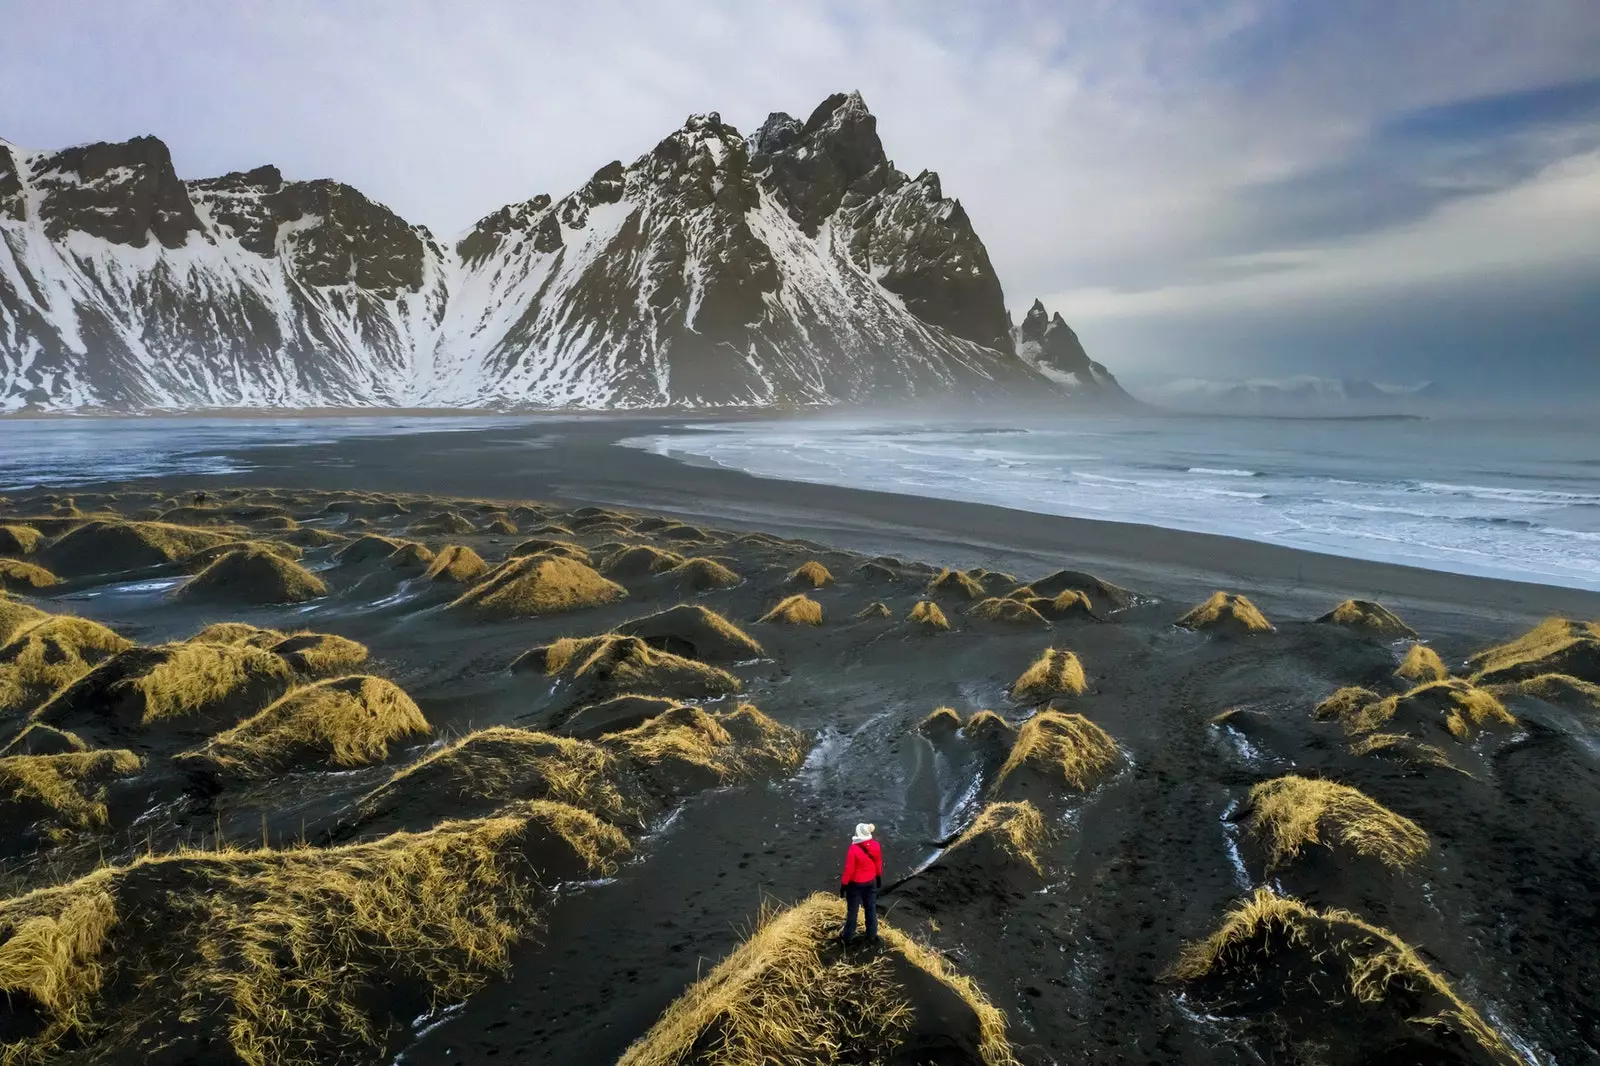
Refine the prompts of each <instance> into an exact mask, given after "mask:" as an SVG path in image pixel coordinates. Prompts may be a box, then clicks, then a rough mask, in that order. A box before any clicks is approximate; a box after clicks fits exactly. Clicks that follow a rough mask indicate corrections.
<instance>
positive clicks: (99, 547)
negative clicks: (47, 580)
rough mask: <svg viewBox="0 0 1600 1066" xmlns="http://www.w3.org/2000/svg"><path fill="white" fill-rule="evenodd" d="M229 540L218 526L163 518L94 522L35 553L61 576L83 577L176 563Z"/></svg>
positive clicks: (64, 535)
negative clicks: (183, 523)
mask: <svg viewBox="0 0 1600 1066" xmlns="http://www.w3.org/2000/svg"><path fill="white" fill-rule="evenodd" d="M233 539H234V538H233V537H232V536H230V535H229V534H227V533H226V532H222V531H219V530H214V529H197V528H195V527H193V526H177V525H172V524H170V523H166V522H124V521H93V522H85V523H84V524H83V525H81V526H78V527H76V528H74V529H71V530H68V531H67V532H66V533H63V534H62V535H61V536H60V537H58V538H57V539H56V540H54V541H52V542H51V543H50V544H49V545H48V546H46V547H44V548H42V549H40V550H39V551H38V553H37V554H38V555H39V557H40V558H41V559H42V560H43V562H44V563H45V565H47V566H49V567H50V569H51V570H53V571H54V572H55V573H57V574H59V575H61V576H62V577H68V578H73V577H87V576H89V575H91V574H114V573H119V572H121V571H124V570H138V569H142V568H144V567H148V566H160V565H162V564H164V563H172V562H177V561H178V560H180V559H184V558H186V557H188V556H190V555H193V554H194V553H195V552H197V551H203V550H204V549H206V548H212V547H215V546H216V545H218V544H225V543H227V542H228V541H231V540H233Z"/></svg>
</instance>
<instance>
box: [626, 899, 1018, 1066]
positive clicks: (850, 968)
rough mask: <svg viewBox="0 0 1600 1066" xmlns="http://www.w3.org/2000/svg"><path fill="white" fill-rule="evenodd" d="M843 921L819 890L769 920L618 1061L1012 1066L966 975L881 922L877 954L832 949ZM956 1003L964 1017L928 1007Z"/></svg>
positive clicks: (994, 1017)
mask: <svg viewBox="0 0 1600 1066" xmlns="http://www.w3.org/2000/svg"><path fill="white" fill-rule="evenodd" d="M843 919H844V903H843V901H841V900H838V899H835V898H833V897H831V896H826V895H823V894H821V893H818V894H816V895H813V896H811V897H809V898H808V899H805V900H803V901H802V902H800V903H799V904H797V905H795V906H793V907H791V908H789V909H788V910H784V911H779V912H776V913H768V914H766V915H764V916H763V920H762V922H761V924H760V926H759V927H758V928H757V929H756V931H755V932H754V933H753V934H752V935H751V937H750V939H749V940H747V941H745V943H744V944H743V945H741V946H740V947H739V948H738V949H736V950H735V951H734V952H733V954H731V955H729V956H728V957H727V958H726V959H724V960H723V961H722V962H721V963H720V964H718V965H717V967H716V968H715V969H714V970H712V971H711V972H710V973H709V974H707V975H706V976H705V977H703V978H701V979H700V980H699V981H696V982H695V983H694V984H693V985H691V986H690V987H689V989H688V990H687V991H686V992H685V993H684V994H683V995H682V996H680V997H679V998H678V999H677V1000H676V1001H675V1002H674V1003H673V1004H672V1005H671V1006H670V1007H668V1008H667V1010H666V1012H665V1013H664V1014H662V1016H661V1018H660V1019H659V1020H658V1021H657V1022H656V1024H655V1025H654V1026H652V1027H651V1029H650V1031H649V1032H648V1033H646V1034H645V1035H644V1036H642V1037H641V1038H639V1040H638V1041H636V1042H635V1043H634V1044H633V1046H632V1047H630V1048H629V1049H628V1050H627V1051H626V1052H625V1053H624V1054H623V1056H622V1058H621V1060H620V1061H619V1063H618V1066H713V1064H715V1066H768V1064H770V1063H802V1062H803V1063H811V1064H816V1066H825V1064H833V1063H838V1064H844V1063H866V1062H874V1063H878V1062H883V1063H888V1062H907V1063H910V1062H923V1061H935V1060H934V1059H933V1058H930V1057H928V1056H930V1055H935V1054H937V1055H938V1061H950V1062H957V1061H959V1062H974V1063H980V1064H982V1066H1015V1063H1016V1057H1015V1055H1014V1053H1013V1051H1012V1048H1011V1044H1010V1041H1009V1040H1008V1039H1007V1036H1006V1024H1005V1016H1004V1015H1003V1014H1001V1013H1000V1011H998V1010H997V1009H995V1007H994V1006H993V1005H992V1004H991V1003H990V1002H989V1001H988V1000H987V999H986V998H985V997H984V995H983V993H982V992H981V991H980V990H979V989H978V987H977V985H975V984H974V983H973V982H972V981H971V980H970V979H968V978H966V977H963V976H960V975H958V974H956V973H955V972H953V971H952V970H951V969H950V968H949V966H948V964H947V963H946V962H945V961H944V959H943V957H942V956H940V955H937V954H935V953H934V952H932V951H929V950H928V949H926V948H924V947H922V946H921V945H919V944H917V943H916V942H915V941H913V940H911V939H910V938H909V937H907V936H906V935H905V934H903V933H901V932H900V931H899V930H897V929H895V928H893V927H892V926H888V925H882V924H880V925H879V927H878V930H879V936H880V937H881V938H882V940H883V943H884V947H885V950H884V951H883V952H881V953H879V954H877V955H873V956H854V955H848V954H844V953H842V952H840V951H838V950H837V948H835V946H834V943H835V941H836V940H837V939H838V931H839V927H840V925H841V924H842V922H843ZM955 1000H959V1001H960V1004H961V1007H960V1008H958V1009H960V1012H961V1016H958V1017H952V1016H950V1015H949V1014H946V1013H943V1012H941V1013H940V1015H939V1016H937V1017H935V1016H933V1010H932V1009H929V1008H931V1006H932V1004H935V1003H937V1004H939V1005H940V1006H945V1005H946V1004H949V1005H950V1007H954V1006H955V1004H954V1001H955ZM947 1009H948V1008H947ZM924 1010H926V1011H927V1014H928V1016H927V1017H924V1015H923V1012H924ZM969 1045H970V1046H969Z"/></svg>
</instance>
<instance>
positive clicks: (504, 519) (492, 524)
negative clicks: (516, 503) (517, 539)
mask: <svg viewBox="0 0 1600 1066" xmlns="http://www.w3.org/2000/svg"><path fill="white" fill-rule="evenodd" d="M479 532H481V533H488V534H491V535H498V536H502V537H514V536H516V535H517V533H518V530H517V524H516V523H515V522H513V521H512V520H511V516H510V515H503V514H497V515H495V516H494V517H493V518H490V519H489V520H488V521H487V522H485V523H484V524H483V525H482V526H481V527H479Z"/></svg>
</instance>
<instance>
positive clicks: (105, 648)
mask: <svg viewBox="0 0 1600 1066" xmlns="http://www.w3.org/2000/svg"><path fill="white" fill-rule="evenodd" d="M131 647H133V642H132V641H130V640H124V639H123V638H122V637H120V636H118V635H117V634H116V633H113V632H112V631H111V630H109V629H107V628H106V627H105V626H103V625H101V624H100V623H98V622H91V621H89V620H88V619H87V618H77V617H74V616H72V615H55V614H52V615H45V616H44V617H42V618H40V619H39V620H38V621H36V622H34V623H32V624H31V625H26V626H24V627H23V628H22V629H21V630H19V631H18V632H17V633H15V634H14V635H13V636H12V638H11V641H10V642H9V643H7V644H6V645H4V646H0V712H15V711H25V710H31V709H32V708H34V707H37V706H38V705H39V704H41V703H43V702H45V701H46V700H48V699H49V698H50V697H51V696H54V695H55V694H56V693H58V692H60V691H61V690H62V689H64V688H66V687H67V686H68V685H70V684H72V683H73V682H74V681H76V680H78V679H79V678H80V677H82V676H83V675H85V674H87V673H88V672H89V671H90V670H92V669H94V668H95V666H96V665H97V664H99V663H102V662H104V661H105V660H106V659H109V658H110V657H111V656H113V655H116V654H117V653H118V652H121V651H124V650H125V649H127V648H131Z"/></svg>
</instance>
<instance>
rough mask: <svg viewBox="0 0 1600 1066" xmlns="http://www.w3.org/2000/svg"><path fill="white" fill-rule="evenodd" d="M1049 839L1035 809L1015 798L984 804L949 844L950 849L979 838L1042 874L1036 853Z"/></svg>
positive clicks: (1039, 815)
mask: <svg viewBox="0 0 1600 1066" xmlns="http://www.w3.org/2000/svg"><path fill="white" fill-rule="evenodd" d="M1049 839H1050V830H1049V828H1048V827H1047V826H1046V825H1045V821H1044V815H1042V814H1040V813H1039V808H1037V807H1035V806H1034V805H1033V804H1031V803H1029V802H1028V801H1027V800H1017V801H1012V802H1006V803H990V804H988V805H987V806H985V807H984V808H983V810H982V811H981V812H979V814H978V817H977V818H976V819H974V820H973V823H972V824H971V825H970V826H968V827H967V829H966V831H965V832H963V833H962V834H961V835H960V836H959V837H957V838H956V840H955V843H953V844H951V845H950V847H951V850H955V849H956V848H960V847H963V846H966V847H972V846H973V845H975V844H976V843H977V842H978V841H980V840H982V841H985V842H987V843H989V844H990V845H992V846H994V847H997V848H998V849H999V850H1000V851H1001V853H1003V854H1004V855H1006V856H1007V857H1008V858H1010V859H1013V860H1015V861H1019V862H1023V863H1026V864H1027V865H1028V866H1029V867H1030V868H1031V869H1032V870H1033V872H1034V873H1036V874H1038V875H1039V876H1040V877H1043V876H1044V863H1043V861H1042V860H1041V859H1040V858H1039V852H1040V850H1041V849H1042V848H1043V847H1044V845H1045V843H1046V842H1047V841H1048V840H1049Z"/></svg>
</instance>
